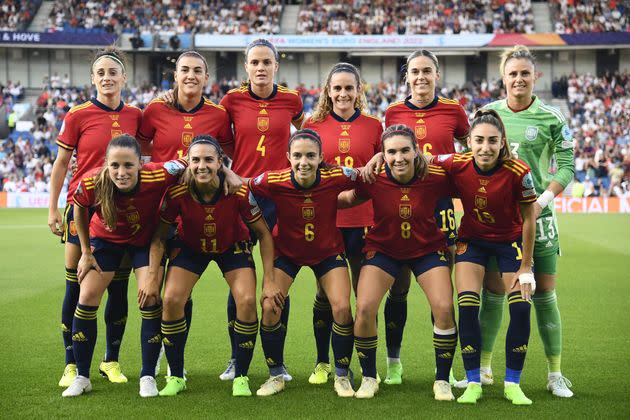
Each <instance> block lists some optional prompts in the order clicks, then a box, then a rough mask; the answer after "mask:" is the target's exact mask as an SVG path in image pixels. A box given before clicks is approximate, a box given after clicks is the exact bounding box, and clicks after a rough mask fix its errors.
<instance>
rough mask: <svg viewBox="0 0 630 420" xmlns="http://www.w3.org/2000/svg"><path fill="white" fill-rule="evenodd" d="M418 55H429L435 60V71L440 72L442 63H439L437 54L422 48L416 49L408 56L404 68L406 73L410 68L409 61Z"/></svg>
mask: <svg viewBox="0 0 630 420" xmlns="http://www.w3.org/2000/svg"><path fill="white" fill-rule="evenodd" d="M417 57H428V58H429V59H430V60H431V61H432V62H433V65H434V66H435V71H436V72H437V73H439V72H440V64H439V63H438V59H437V57H436V56H435V54H433V53H432V52H431V51H429V50H425V49H421V50H416V51H414V52H412V53H411V54H409V55H408V56H407V61H406V62H405V68H404V70H405V73H406V72H407V69H408V68H409V63H411V60H413V59H414V58H417Z"/></svg>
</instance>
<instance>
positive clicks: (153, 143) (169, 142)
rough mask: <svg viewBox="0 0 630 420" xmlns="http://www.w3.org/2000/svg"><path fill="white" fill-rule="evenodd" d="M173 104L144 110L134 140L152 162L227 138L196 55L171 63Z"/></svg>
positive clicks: (225, 120)
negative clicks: (198, 141) (202, 138)
mask: <svg viewBox="0 0 630 420" xmlns="http://www.w3.org/2000/svg"><path fill="white" fill-rule="evenodd" d="M173 76H174V79H175V84H176V87H175V91H174V92H173V99H174V101H173V104H172V106H171V104H170V103H167V102H166V100H164V99H162V98H157V99H154V100H153V101H151V102H150V103H149V105H148V106H147V107H146V109H145V110H144V114H143V117H142V126H141V127H140V130H139V132H138V138H139V139H140V141H141V143H142V144H143V151H144V152H145V153H146V152H147V151H150V152H151V153H150V154H151V161H152V162H166V161H168V160H170V159H177V158H181V157H183V156H184V155H186V153H187V151H188V147H189V146H190V144H191V142H192V139H193V138H194V137H195V136H197V135H200V134H208V135H211V136H213V137H215V138H217V139H220V140H221V141H227V140H228V139H229V138H231V133H230V125H229V117H228V115H227V112H226V111H225V108H223V107H222V106H221V105H215V104H214V103H212V101H210V100H208V99H205V98H204V97H203V89H204V87H205V85H206V83H208V78H209V75H208V63H207V62H206V59H205V58H204V57H203V56H202V55H201V54H199V53H198V52H196V51H185V52H183V53H181V54H180V55H179V57H177V61H176V63H175V73H174V75H173ZM192 310H193V301H192V297H191V298H190V299H189V300H188V301H187V302H186V308H185V312H186V325H188V330H187V331H189V330H190V323H191V321H192Z"/></svg>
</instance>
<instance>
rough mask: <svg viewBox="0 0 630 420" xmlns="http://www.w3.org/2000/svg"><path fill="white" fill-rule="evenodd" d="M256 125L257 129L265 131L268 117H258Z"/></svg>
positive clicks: (267, 126) (267, 125) (267, 127)
mask: <svg viewBox="0 0 630 420" xmlns="http://www.w3.org/2000/svg"><path fill="white" fill-rule="evenodd" d="M256 127H258V131H267V130H268V129H269V117H258V123H257V124H256Z"/></svg>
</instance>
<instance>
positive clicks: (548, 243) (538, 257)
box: [457, 45, 575, 398]
mask: <svg viewBox="0 0 630 420" xmlns="http://www.w3.org/2000/svg"><path fill="white" fill-rule="evenodd" d="M535 64H536V63H535V58H534V56H533V55H532V54H531V53H530V51H529V50H528V49H527V47H524V46H518V45H517V46H515V47H513V48H510V49H507V50H505V51H504V52H503V54H502V56H501V64H500V71H501V76H502V78H503V84H504V86H505V90H506V92H507V98H506V99H502V100H498V101H495V102H493V103H490V104H488V105H486V108H490V109H494V110H496V111H497V112H498V113H499V115H500V116H501V119H502V120H503V123H504V124H505V128H506V132H507V139H508V143H509V145H510V149H511V151H512V154H513V155H514V157H517V158H519V159H521V160H523V161H524V162H525V163H527V164H528V165H529V166H530V168H531V174H532V177H533V182H534V187H535V189H536V193H537V194H538V196H539V197H538V200H537V201H536V203H535V204H534V211H535V216H536V217H537V220H536V242H535V248H534V273H535V279H536V284H537V286H536V293H535V295H534V296H533V302H534V308H535V310H536V318H537V321H538V331H539V333H540V338H541V340H542V342H543V345H544V348H545V355H546V357H547V365H548V371H549V373H548V382H547V389H548V390H549V391H550V392H551V393H552V394H553V395H555V396H558V397H564V398H569V397H571V396H573V392H572V391H571V390H570V389H569V388H570V387H571V383H570V382H569V381H568V379H566V378H565V377H564V376H562V373H561V369H560V357H561V353H562V324H561V321H560V311H559V309H558V303H557V300H556V292H555V287H556V262H557V257H558V255H559V253H560V244H559V241H558V225H557V222H556V217H555V213H554V211H553V198H554V197H555V196H556V195H558V194H560V193H561V192H562V191H563V190H564V188H565V187H566V186H567V184H568V183H569V182H571V180H572V179H573V174H574V166H575V165H574V160H573V138H572V133H571V130H570V129H569V127H568V125H567V121H566V119H565V117H564V116H563V115H562V114H561V113H560V111H559V110H558V109H556V108H554V107H551V106H548V105H546V104H544V103H543V102H542V101H541V100H540V99H539V98H538V97H536V96H535V95H533V94H532V92H533V88H534V82H535V80H536V68H535ZM552 159H555V161H556V164H557V172H556V173H555V175H551V174H549V166H550V165H551V162H552ZM524 182H525V181H524ZM490 264H492V263H490ZM492 265H493V266H492ZM492 265H490V266H489V267H487V273H486V277H485V279H484V290H483V294H482V303H481V311H480V313H479V320H480V324H481V336H482V344H481V379H482V381H481V382H482V384H484V385H489V384H492V383H493V378H492V370H491V361H492V351H493V347H494V343H495V341H496V337H497V334H498V332H499V328H500V326H501V319H502V316H503V304H504V298H505V296H504V294H505V293H504V291H503V285H502V283H501V279H500V277H499V275H498V273H497V271H498V268H497V266H496V263H495V264H492ZM512 350H513V349H509V348H506V352H509V351H512ZM514 350H516V349H514ZM519 351H522V349H519ZM457 386H458V387H465V386H466V381H465V380H464V381H460V382H459V383H457Z"/></svg>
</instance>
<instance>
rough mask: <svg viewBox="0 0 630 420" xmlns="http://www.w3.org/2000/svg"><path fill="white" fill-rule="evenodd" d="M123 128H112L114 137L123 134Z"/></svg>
mask: <svg viewBox="0 0 630 420" xmlns="http://www.w3.org/2000/svg"><path fill="white" fill-rule="evenodd" d="M122 134H123V132H122V130H112V138H114V137H118V136H122Z"/></svg>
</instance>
